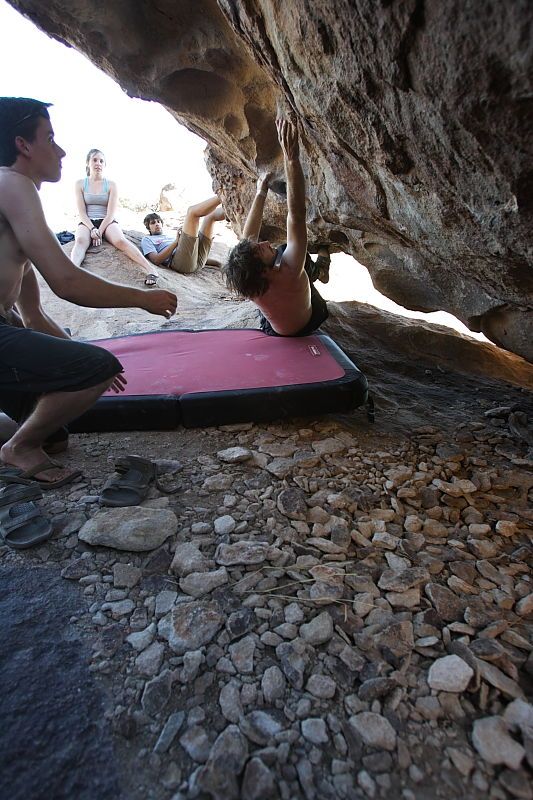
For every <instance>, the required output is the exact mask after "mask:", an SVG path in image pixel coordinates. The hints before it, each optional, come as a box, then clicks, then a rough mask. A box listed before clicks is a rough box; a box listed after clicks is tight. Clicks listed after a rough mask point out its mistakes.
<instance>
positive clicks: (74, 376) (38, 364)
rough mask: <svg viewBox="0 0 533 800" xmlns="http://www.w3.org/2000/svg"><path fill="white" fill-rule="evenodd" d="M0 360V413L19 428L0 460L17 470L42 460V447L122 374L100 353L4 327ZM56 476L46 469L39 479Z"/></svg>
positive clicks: (1, 328)
mask: <svg viewBox="0 0 533 800" xmlns="http://www.w3.org/2000/svg"><path fill="white" fill-rule="evenodd" d="M0 355H1V357H2V361H3V362H4V364H5V368H4V370H2V373H1V375H0V408H1V409H2V410H3V411H5V412H6V413H7V414H8V415H9V416H10V417H11V418H12V419H15V420H16V421H17V422H19V423H21V425H20V428H19V429H18V430H17V431H16V433H15V434H14V435H13V436H12V437H11V439H9V441H8V442H6V444H4V446H3V447H2V449H1V451H0V456H1V460H2V461H3V462H4V463H6V464H12V465H14V466H17V467H20V468H22V469H32V468H34V467H35V466H37V464H40V463H42V462H44V461H46V460H47V459H46V455H45V453H44V451H43V448H42V446H43V442H44V441H45V440H46V439H47V438H48V437H50V436H51V435H53V434H57V432H58V429H60V428H61V427H62V426H63V425H65V424H66V423H67V422H69V421H70V420H72V419H74V418H76V417H77V416H79V415H80V414H82V413H83V412H84V411H85V410H86V409H87V408H89V407H90V406H91V405H93V403H94V402H96V400H97V399H98V397H99V396H100V395H101V394H102V392H104V391H105V390H106V389H107V388H108V387H109V386H110V385H111V383H112V382H113V379H114V377H115V376H116V375H117V374H118V373H120V372H121V371H122V368H121V365H120V362H119V361H117V359H116V358H115V357H114V356H113V355H112V354H111V353H109V352H108V351H106V350H103V349H102V348H99V347H95V346H93V345H89V344H84V343H82V342H75V341H72V340H69V339H60V338H59V337H55V336H47V335H46V334H42V333H37V332H36V331H32V330H29V329H26V328H22V329H20V328H13V327H11V326H8V325H0ZM57 435H59V434H57ZM37 477H39V476H37ZM58 477H61V470H59V469H50V470H49V469H46V474H45V473H44V472H43V473H42V474H41V477H40V478H39V479H42V480H45V481H54V480H56V479H57V478H58Z"/></svg>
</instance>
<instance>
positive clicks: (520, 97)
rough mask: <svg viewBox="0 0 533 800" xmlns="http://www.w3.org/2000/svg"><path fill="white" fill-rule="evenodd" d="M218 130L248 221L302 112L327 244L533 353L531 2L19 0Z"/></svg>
mask: <svg viewBox="0 0 533 800" xmlns="http://www.w3.org/2000/svg"><path fill="white" fill-rule="evenodd" d="M10 2H11V5H13V6H14V7H15V8H17V9H18V10H19V11H20V12H21V13H23V14H24V15H25V16H27V17H29V18H30V19H31V20H32V21H33V22H35V23H36V24H37V25H38V26H39V27H40V28H42V29H43V30H44V31H45V32H46V33H48V34H49V35H51V36H53V37H55V38H57V39H59V40H60V41H62V42H64V43H66V44H68V45H71V46H73V47H75V48H76V49H77V50H80V51H81V52H83V53H84V54H86V55H87V56H88V57H89V58H90V59H91V60H92V61H93V62H94V63H95V64H96V65H97V66H99V67H100V68H101V69H103V70H104V71H105V72H106V73H108V74H109V75H111V77H113V78H114V79H115V80H116V81H118V82H119V83H120V85H121V86H122V87H123V88H124V89H125V90H126V91H127V92H128V94H130V95H132V96H135V97H141V98H144V99H147V100H156V101H159V102H160V103H162V104H163V105H164V106H165V107H166V108H167V109H168V110H169V111H170V112H171V113H172V114H173V115H174V116H175V118H176V119H177V120H179V121H180V122H181V123H183V124H184V125H186V127H188V128H189V129H190V130H192V131H194V132H195V133H197V134H199V135H200V136H201V137H202V138H203V139H205V140H206V142H207V144H208V155H207V164H208V168H209V170H210V172H211V175H212V177H213V185H214V189H215V190H216V191H217V192H218V193H220V195H221V196H222V198H223V201H224V205H225V207H226V209H227V212H228V215H229V218H230V219H231V221H232V224H233V226H234V228H235V230H236V232H237V233H239V232H240V230H241V226H242V224H243V222H244V216H245V214H246V210H247V208H248V206H249V204H250V202H251V199H252V196H253V193H254V189H255V178H256V175H257V173H258V171H259V170H262V169H265V168H267V169H273V170H274V171H275V173H276V181H275V183H274V189H275V194H274V195H273V197H272V199H271V200H269V202H268V205H267V213H266V216H265V226H264V235H265V236H267V237H269V238H272V239H273V240H281V239H282V238H283V226H284V203H283V199H284V191H285V185H284V181H283V170H282V161H281V153H280V150H279V147H278V145H277V140H276V129H275V119H276V115H277V114H278V113H292V114H293V115H294V117H296V118H297V119H298V122H299V126H300V131H301V141H302V161H303V165H304V171H305V173H306V177H307V186H308V215H307V219H308V229H309V237H310V243H311V246H312V247H316V245H317V244H318V243H320V242H329V243H331V244H332V245H333V246H334V248H336V249H338V250H342V251H344V252H346V253H350V254H351V255H353V256H354V257H355V258H356V259H357V260H358V261H360V262H361V263H363V264H365V265H366V267H367V268H368V269H369V271H370V274H371V276H372V280H373V282H374V285H375V286H376V288H377V289H379V290H380V291H381V292H382V293H383V294H385V295H387V296H388V297H390V298H392V299H393V300H395V301H396V302H397V303H400V304H401V305H403V306H405V307H407V308H410V309H414V310H421V311H435V310H439V309H442V310H445V311H448V312H450V313H451V314H454V315H455V316H456V317H458V318H459V319H461V320H462V321H463V322H464V323H465V324H466V325H468V326H469V327H470V328H471V329H472V330H482V331H483V332H484V333H485V334H486V335H487V336H488V337H489V338H490V339H492V340H493V341H495V342H496V343H498V344H500V345H501V346H502V347H505V348H507V349H509V350H512V351H514V352H516V353H518V354H519V355H522V356H524V357H526V358H528V359H529V360H533V332H532V331H533V324H532V317H533V258H532V255H533V246H532V227H533V226H532V223H533V159H532V150H533V85H532V84H533V77H532V76H533V69H532V60H533V58H532V54H533V36H532V20H533V4H532V3H531V2H530V0H507V2H501V0H447V1H446V2H441V1H440V0H425V2H424V0H403V2H395V0H381V2H379V1H378V0H332V2H330V3H324V2H323V1H322V0H321V1H320V2H319V0H290V2H283V3H282V2H279V0H239V2H236V1H234V0H219V2H216V0H181V2H176V1H174V2H172V1H171V0H157V2H151V1H150V0H135V1H134V0H113V2H112V3H104V2H102V0H69V2H66V0H48V2H47V3H46V4H44V3H42V2H40V1H39V0H10Z"/></svg>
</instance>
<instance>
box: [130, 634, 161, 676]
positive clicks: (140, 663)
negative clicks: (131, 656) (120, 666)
mask: <svg viewBox="0 0 533 800" xmlns="http://www.w3.org/2000/svg"><path fill="white" fill-rule="evenodd" d="M164 655H165V647H164V645H162V644H161V642H153V643H152V644H151V645H149V646H148V647H147V648H146V649H145V650H143V651H142V653H141V654H140V655H138V656H137V658H136V659H135V666H136V667H137V670H138V672H140V673H141V675H147V676H148V677H152V676H153V675H157V673H158V672H159V670H160V668H161V664H162V663H163V658H164Z"/></svg>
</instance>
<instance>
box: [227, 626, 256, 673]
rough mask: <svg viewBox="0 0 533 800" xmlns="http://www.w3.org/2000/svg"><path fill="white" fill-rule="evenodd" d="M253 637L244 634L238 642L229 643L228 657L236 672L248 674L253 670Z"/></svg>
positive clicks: (254, 645)
mask: <svg viewBox="0 0 533 800" xmlns="http://www.w3.org/2000/svg"><path fill="white" fill-rule="evenodd" d="M255 647H256V644H255V639H254V637H253V636H245V637H244V638H243V639H239V641H238V642H235V643H234V644H230V646H229V648H228V650H229V654H230V658H231V660H232V662H233V665H234V667H235V669H236V670H237V672H239V673H240V674H241V675H250V674H251V673H252V672H253V671H254V653H255Z"/></svg>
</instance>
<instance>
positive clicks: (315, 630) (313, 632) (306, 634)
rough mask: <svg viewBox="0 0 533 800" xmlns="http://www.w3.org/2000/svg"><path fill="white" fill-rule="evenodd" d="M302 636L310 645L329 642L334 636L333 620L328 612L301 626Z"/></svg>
mask: <svg viewBox="0 0 533 800" xmlns="http://www.w3.org/2000/svg"><path fill="white" fill-rule="evenodd" d="M300 636H301V637H302V639H303V640H304V641H305V642H307V643H308V644H310V645H314V646H316V645H320V644H324V643H325V642H328V641H329V640H330V639H331V637H332V636H333V620H332V618H331V616H330V614H329V613H328V612H327V611H323V612H322V614H318V615H317V616H316V617H314V618H313V619H312V620H310V622H307V623H304V624H303V625H301V626H300Z"/></svg>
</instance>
